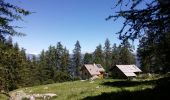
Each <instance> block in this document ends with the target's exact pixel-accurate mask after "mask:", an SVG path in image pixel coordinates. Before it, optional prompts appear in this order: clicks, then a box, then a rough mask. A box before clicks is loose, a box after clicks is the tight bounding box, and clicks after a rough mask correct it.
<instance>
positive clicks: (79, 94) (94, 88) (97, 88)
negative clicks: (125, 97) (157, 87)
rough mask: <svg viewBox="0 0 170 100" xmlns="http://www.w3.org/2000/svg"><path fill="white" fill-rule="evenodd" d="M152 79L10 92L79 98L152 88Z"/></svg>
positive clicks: (70, 99) (57, 98) (56, 99)
mask: <svg viewBox="0 0 170 100" xmlns="http://www.w3.org/2000/svg"><path fill="white" fill-rule="evenodd" d="M153 87H154V82H153V81H139V80H138V81H137V80H135V81H126V80H113V79H103V80H95V81H88V80H86V81H81V80H79V81H73V82H64V83H56V84H48V85H41V86H34V87H27V88H21V89H17V90H15V91H12V92H10V95H11V96H12V97H13V98H14V97H15V96H16V94H17V95H18V94H20V95H25V94H27V95H32V96H35V95H36V96H37V95H39V96H41V97H39V99H38V100H43V98H44V97H43V95H46V94H55V95H56V96H54V97H52V98H51V99H50V100H80V99H84V98H87V97H93V96H98V95H101V94H103V93H110V92H115V93H116V92H120V91H122V90H127V91H138V90H145V89H148V88H153Z"/></svg>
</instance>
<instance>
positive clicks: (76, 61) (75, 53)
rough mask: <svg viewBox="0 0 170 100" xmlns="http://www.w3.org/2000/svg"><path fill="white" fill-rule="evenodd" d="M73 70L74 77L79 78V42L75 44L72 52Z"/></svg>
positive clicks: (80, 64)
mask: <svg viewBox="0 0 170 100" xmlns="http://www.w3.org/2000/svg"><path fill="white" fill-rule="evenodd" d="M72 61H73V68H74V69H75V77H76V78H79V77H80V68H81V66H82V63H81V46H80V43H79V41H77V42H76V44H75V48H74V50H73V58H72Z"/></svg>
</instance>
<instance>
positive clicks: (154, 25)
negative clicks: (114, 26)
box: [108, 0, 170, 73]
mask: <svg viewBox="0 0 170 100" xmlns="http://www.w3.org/2000/svg"><path fill="white" fill-rule="evenodd" d="M140 5H142V9H140V8H141V7H139V6H140ZM169 5H170V1H169V0H166V1H165V0H151V1H147V2H146V1H145V0H129V1H124V0H118V2H117V4H116V7H120V6H121V7H122V8H123V7H126V9H120V11H118V12H117V13H116V14H115V15H113V16H109V17H108V19H112V18H115V20H116V19H118V18H124V19H125V22H124V23H123V27H122V28H121V30H120V31H119V32H118V34H119V39H121V40H123V41H124V42H125V41H126V40H127V39H131V40H135V39H139V41H140V46H139V47H140V48H139V49H138V55H139V59H140V60H141V61H140V62H141V65H142V68H143V69H144V70H145V71H146V72H150V71H152V72H154V71H155V72H156V71H157V72H164V73H165V72H169V71H170V67H169V66H170V60H169V58H170V56H169V51H170V49H169V48H168V47H167V46H169V42H168V41H169V34H170V11H169V9H170V6H169ZM143 40H144V41H143ZM165 66H166V67H165Z"/></svg>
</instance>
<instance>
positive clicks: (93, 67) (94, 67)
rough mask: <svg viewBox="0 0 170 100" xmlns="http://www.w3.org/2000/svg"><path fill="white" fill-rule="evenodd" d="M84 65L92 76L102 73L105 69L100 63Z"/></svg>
mask: <svg viewBox="0 0 170 100" xmlns="http://www.w3.org/2000/svg"><path fill="white" fill-rule="evenodd" d="M84 66H85V68H86V69H87V70H88V72H89V73H90V74H91V75H92V76H93V75H100V74H101V73H100V72H101V71H102V72H103V71H104V69H103V67H102V66H101V65H100V64H84ZM99 67H100V68H99Z"/></svg>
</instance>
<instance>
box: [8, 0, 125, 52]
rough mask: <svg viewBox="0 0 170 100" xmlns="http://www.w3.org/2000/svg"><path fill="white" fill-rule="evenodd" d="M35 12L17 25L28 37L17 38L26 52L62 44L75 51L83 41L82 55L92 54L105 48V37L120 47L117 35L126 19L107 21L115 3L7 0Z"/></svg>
mask: <svg viewBox="0 0 170 100" xmlns="http://www.w3.org/2000/svg"><path fill="white" fill-rule="evenodd" d="M8 1H9V2H11V3H13V4H16V5H18V6H20V7H22V8H24V9H28V10H30V11H32V12H36V13H33V14H31V15H29V16H26V17H24V21H23V22H21V21H19V22H15V24H16V25H18V26H21V27H23V28H22V29H17V30H19V31H21V32H24V33H26V34H27V36H25V37H14V41H15V42H18V43H19V45H20V47H24V48H25V49H26V52H27V53H32V54H39V53H40V52H41V50H42V49H45V50H47V48H48V47H49V46H50V45H53V46H55V45H56V43H57V42H61V43H62V44H63V45H64V46H66V47H67V49H69V51H70V53H72V50H73V49H74V44H75V42H76V41H77V40H79V41H80V45H81V47H82V48H81V50H82V53H85V52H93V51H94V50H95V48H96V46H97V45H98V44H99V43H101V44H102V45H104V42H105V40H106V38H108V39H109V40H110V42H111V44H113V43H117V44H119V43H120V41H119V40H118V35H116V34H115V33H116V32H117V31H119V30H120V28H121V27H122V23H123V20H122V19H121V20H118V21H116V22H113V21H112V20H109V21H106V20H105V18H107V17H108V16H109V15H112V14H113V13H114V11H115V10H113V9H111V8H112V7H113V5H114V0H8Z"/></svg>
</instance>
